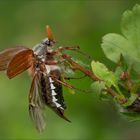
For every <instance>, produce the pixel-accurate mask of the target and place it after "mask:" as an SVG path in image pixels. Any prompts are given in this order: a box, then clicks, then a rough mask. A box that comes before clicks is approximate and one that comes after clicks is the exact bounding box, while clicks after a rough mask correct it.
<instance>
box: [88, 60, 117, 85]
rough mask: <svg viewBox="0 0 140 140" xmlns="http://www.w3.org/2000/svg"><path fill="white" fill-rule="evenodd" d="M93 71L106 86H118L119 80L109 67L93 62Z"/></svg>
mask: <svg viewBox="0 0 140 140" xmlns="http://www.w3.org/2000/svg"><path fill="white" fill-rule="evenodd" d="M91 66H92V70H93V72H94V73H95V75H96V76H97V77H98V78H99V79H101V80H102V81H104V82H105V84H106V85H107V86H108V87H110V86H112V85H113V86H117V85H118V79H117V77H116V76H115V75H114V74H113V72H111V71H109V70H108V69H107V67H106V66H105V65H104V64H102V63H100V62H95V61H92V63H91Z"/></svg>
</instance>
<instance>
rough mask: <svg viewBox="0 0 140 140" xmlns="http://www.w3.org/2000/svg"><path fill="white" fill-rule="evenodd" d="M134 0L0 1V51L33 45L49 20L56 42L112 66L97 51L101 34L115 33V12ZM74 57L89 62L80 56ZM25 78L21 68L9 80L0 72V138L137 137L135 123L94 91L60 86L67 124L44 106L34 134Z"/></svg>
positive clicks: (79, 83) (101, 139) (117, 20)
mask: <svg viewBox="0 0 140 140" xmlns="http://www.w3.org/2000/svg"><path fill="white" fill-rule="evenodd" d="M135 3H136V1H132V0H126V1H124V0H122V1H121V0H99V1H98V0H97V1H96V0H95V1H86V0H85V1H84V0H81V1H80V0H79V1H78V0H77V1H74V0H72V1H64V0H62V1H59V0H52V1H45V0H42V1H41V0H40V1H39V0H34V1H33V0H29V1H27V0H24V1H15V0H13V1H12V0H9V1H8V0H7V1H4V0H3V1H0V50H2V49H4V48H9V47H13V46H16V45H25V46H28V47H32V46H34V45H35V44H36V43H39V42H40V40H42V39H43V38H45V36H46V33H45V25H46V24H49V25H50V26H51V27H52V28H53V32H54V34H55V38H56V40H57V41H58V44H60V45H65V46H72V45H79V46H80V47H81V50H82V51H84V52H86V53H87V54H89V55H91V56H92V57H93V59H94V60H99V61H101V62H104V63H105V64H106V65H108V66H109V67H110V68H112V67H113V63H111V62H110V61H109V60H107V59H106V58H105V57H104V54H103V52H102V50H101V47H100V43H101V38H102V36H103V35H105V34H106V33H109V32H116V33H120V26H119V25H120V19H121V15H122V13H123V12H124V11H125V10H126V9H132V7H133V6H134V5H135ZM137 3H138V1H137ZM72 56H73V57H77V54H73V53H72ZM78 57H79V56H78ZM80 59H81V60H82V61H84V62H85V63H89V64H90V61H89V60H87V59H85V57H80ZM30 83H31V81H30V78H29V76H28V74H27V73H23V74H21V75H19V76H17V77H16V78H14V79H12V80H9V79H8V78H7V77H6V76H5V74H3V73H0V139H93V140H94V139H95V140H112V139H119V140H121V139H122V140H124V139H125V140H130V139H140V136H139V129H140V122H133V123H132V122H131V123H130V122H127V121H126V120H124V119H123V118H121V117H120V116H119V115H118V113H117V111H116V108H115V107H114V104H113V103H112V102H103V101H100V100H99V98H98V96H96V95H95V94H94V93H91V94H87V93H80V92H79V91H78V92H77V91H76V94H74V95H72V94H70V93H69V92H68V90H67V89H64V96H65V102H66V103H67V110H66V116H68V117H69V118H70V120H71V121H72V123H67V122H65V121H64V120H62V119H60V118H58V117H57V116H56V115H55V114H54V112H52V111H51V110H49V109H46V122H47V128H46V130H45V131H44V132H43V133H42V134H39V133H38V132H37V131H36V129H35V128H34V127H33V124H32V122H31V120H30V118H29V114H28V92H29V89H30ZM71 83H72V84H73V85H75V86H77V87H78V88H89V87H90V84H91V83H92V81H91V80H89V79H88V78H86V79H83V80H80V81H79V80H75V81H73V82H71Z"/></svg>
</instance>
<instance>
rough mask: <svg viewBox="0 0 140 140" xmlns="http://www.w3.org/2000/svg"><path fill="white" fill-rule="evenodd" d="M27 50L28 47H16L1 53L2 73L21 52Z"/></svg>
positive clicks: (0, 66) (0, 64) (0, 67)
mask: <svg viewBox="0 0 140 140" xmlns="http://www.w3.org/2000/svg"><path fill="white" fill-rule="evenodd" d="M23 50H27V48H26V47H16V48H9V49H5V50H3V51H2V52H0V71H3V70H6V69H7V65H8V63H9V62H10V61H11V59H12V58H13V57H14V56H15V55H16V54H17V53H19V52H21V51H23Z"/></svg>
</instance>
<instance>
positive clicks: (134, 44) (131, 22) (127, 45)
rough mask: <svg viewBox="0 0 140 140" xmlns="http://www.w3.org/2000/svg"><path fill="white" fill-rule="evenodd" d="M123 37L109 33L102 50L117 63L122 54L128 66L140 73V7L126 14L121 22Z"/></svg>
mask: <svg viewBox="0 0 140 140" xmlns="http://www.w3.org/2000/svg"><path fill="white" fill-rule="evenodd" d="M121 31H122V35H120V34H116V33H109V34H107V35H105V36H104V37H103V40H102V44H101V46H102V49H103V51H104V53H105V55H106V57H107V58H109V59H110V60H112V61H113V62H115V63H117V62H118V60H119V57H120V54H122V55H123V57H124V59H125V61H126V62H127V64H128V65H133V68H134V70H136V71H137V72H138V73H140V6H139V5H135V6H134V8H133V9H132V11H130V10H128V11H126V12H124V14H123V16H122V21H121Z"/></svg>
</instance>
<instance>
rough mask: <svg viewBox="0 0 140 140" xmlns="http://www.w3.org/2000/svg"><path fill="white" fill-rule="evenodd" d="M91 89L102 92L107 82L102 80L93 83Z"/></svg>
mask: <svg viewBox="0 0 140 140" xmlns="http://www.w3.org/2000/svg"><path fill="white" fill-rule="evenodd" d="M91 89H92V91H93V92H94V93H95V94H100V93H101V92H102V90H103V89H105V84H104V82H102V81H96V82H94V83H92V84H91Z"/></svg>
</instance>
